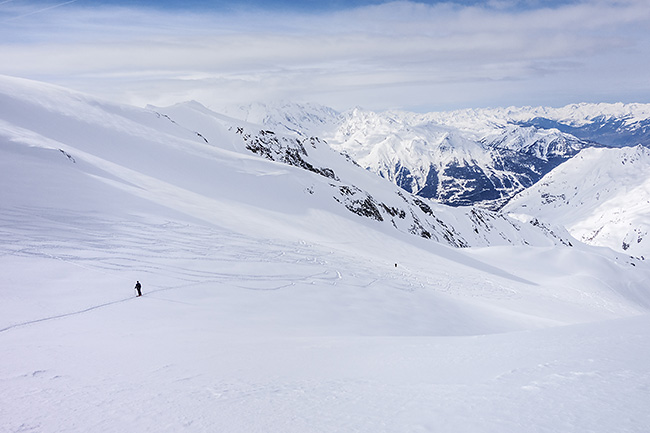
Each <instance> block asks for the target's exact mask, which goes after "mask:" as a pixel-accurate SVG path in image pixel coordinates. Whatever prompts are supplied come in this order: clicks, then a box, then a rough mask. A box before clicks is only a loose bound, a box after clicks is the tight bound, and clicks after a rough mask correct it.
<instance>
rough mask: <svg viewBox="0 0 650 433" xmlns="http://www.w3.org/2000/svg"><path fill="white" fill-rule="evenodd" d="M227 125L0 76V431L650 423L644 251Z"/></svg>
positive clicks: (510, 428) (605, 427)
mask: <svg viewBox="0 0 650 433" xmlns="http://www.w3.org/2000/svg"><path fill="white" fill-rule="evenodd" d="M232 123H233V119H231V118H228V117H225V116H221V115H217V114H215V113H213V112H210V111H209V110H206V109H205V108H204V107H201V106H199V105H197V104H183V105H181V106H177V107H171V108H169V109H166V110H164V111H163V110H158V109H156V110H153V109H149V110H143V109H138V108H134V107H129V106H124V105H115V104H112V103H107V102H105V101H101V100H98V99H96V98H93V97H91V96H88V95H84V94H79V93H76V92H72V91H69V90H66V89H62V88H58V87H53V86H50V85H47V84H42V83H35V82H32V81H26V80H20V79H14V78H7V77H0V182H1V185H2V188H0V203H1V205H0V275H2V278H1V279H0V347H1V348H2V355H3V356H2V362H1V363H0V386H1V389H2V392H0V420H2V423H0V431H1V432H3V433H4V432H19V431H38V432H68V431H69V432H72V431H75V432H77V431H84V432H90V431H92V432H115V431H137V432H156V433H158V432H178V431H187V432H206V431H228V432H252V431H264V432H283V433H287V432H301V433H304V432H318V431H325V432H330V431H355V432H373V433H376V432H404V431H424V432H434V431H435V432H437V431H449V432H451V431H454V432H456V431H472V432H495V431H499V432H504V433H508V432H520V431H521V429H522V426H526V427H525V428H526V430H527V431H530V432H557V431H567V432H582V431H593V432H603V433H604V432H611V431H630V432H631V431H643V430H644V429H645V428H646V426H647V425H649V424H650V415H649V414H648V411H647V407H648V404H649V403H650V399H649V396H648V393H647V390H648V388H649V387H650V367H648V366H649V365H650V363H649V362H648V360H649V359H650V349H649V348H650V344H648V342H649V341H650V326H649V325H650V314H649V312H648V309H649V308H650V293H649V291H648V285H647V282H648V281H649V280H650V266H649V265H648V261H645V260H641V259H635V258H632V257H630V256H629V255H627V254H619V253H615V252H613V251H611V250H609V249H601V248H593V247H590V246H586V245H583V244H581V243H574V246H573V247H567V246H565V245H563V244H562V242H560V241H559V239H562V237H552V236H551V237H549V236H548V235H549V233H548V230H544V229H543V227H541V226H542V223H541V222H540V221H536V222H535V221H533V224H531V223H511V222H510V221H509V220H506V219H503V220H500V219H499V218H501V217H498V216H497V214H491V213H476V214H475V218H477V220H482V219H483V218H485V217H486V215H492V216H493V217H494V219H495V220H497V219H499V221H502V222H494V221H489V222H488V223H485V227H481V226H480V224H478V223H476V222H473V221H472V219H471V218H468V216H467V214H466V212H471V210H462V209H450V208H446V207H443V206H434V205H430V204H427V202H425V201H422V203H424V204H427V206H429V208H430V210H431V214H432V215H433V216H431V215H429V216H428V218H430V219H426V224H430V225H431V226H429V225H426V226H425V217H424V216H425V215H428V214H427V211H426V209H423V207H424V206H422V205H420V204H418V203H417V202H416V201H415V199H416V197H413V196H411V195H409V194H408V193H406V192H403V191H401V190H399V189H397V188H396V187H394V185H392V184H391V183H389V182H387V181H386V180H384V179H381V178H379V177H377V176H374V175H372V173H369V172H367V171H366V170H363V169H361V168H359V167H357V166H356V165H355V164H354V163H352V162H351V161H348V160H347V159H346V158H345V157H343V156H341V155H340V154H339V153H337V152H335V151H333V150H332V149H330V148H329V147H327V146H325V145H324V144H323V143H322V140H321V141H319V140H315V139H313V140H312V139H311V138H309V137H301V138H296V136H295V135H291V134H287V135H284V134H283V133H282V132H280V131H277V132H276V131H272V130H270V129H268V132H267V129H265V128H260V126H256V125H254V124H252V123H246V122H242V121H241V120H240V121H236V122H234V123H236V126H234V125H232ZM303 150H304V152H303ZM337 179H338V180H337ZM355 188H356V189H355ZM398 192H400V193H401V194H403V195H402V196H400V195H399V194H397V193H398ZM357 195H358V196H359V200H358V203H357V198H356V197H357ZM370 198H372V200H369V199H370ZM368 201H369V203H368V207H365V206H362V207H361V208H360V209H362V210H363V209H372V206H369V205H370V204H372V205H373V206H374V207H375V208H377V209H378V212H379V214H380V215H381V216H382V218H383V220H379V219H376V218H372V217H368V216H367V215H361V214H359V213H356V212H351V209H350V207H352V209H359V208H356V207H355V205H354V204H355V203H356V204H359V203H361V204H363V203H366V202H368ZM382 204H384V205H385V206H386V208H384V207H383V206H382ZM398 204H399V209H402V210H403V211H404V213H405V214H406V215H405V218H404V219H402V218H400V217H399V215H401V212H399V211H397V212H395V215H392V214H391V212H394V211H393V207H394V208H396V209H397V208H398ZM417 209H419V211H418V210H417ZM411 212H413V213H411ZM361 213H363V212H361ZM370 214H373V212H370ZM388 215H390V218H388ZM476 215H480V216H481V218H478V217H476ZM416 217H417V219H418V220H419V221H420V222H421V224H422V226H423V227H426V228H427V230H430V233H431V234H432V235H433V234H436V236H437V235H438V234H439V235H441V236H442V232H440V233H438V232H436V231H435V230H437V229H439V228H440V227H443V223H444V226H447V227H449V229H450V230H453V232H454V233H456V234H457V235H458V236H460V237H462V239H464V240H465V241H467V242H468V243H470V242H479V241H480V240H481V239H483V241H481V242H482V243H481V242H479V243H478V244H477V245H488V244H491V243H493V242H494V243H495V244H498V245H500V246H495V247H485V248H455V247H452V246H450V244H453V242H449V240H446V239H443V238H441V239H439V242H436V241H435V239H433V236H431V238H430V239H427V238H426V236H424V237H423V236H422V233H419V234H418V235H416V236H414V235H413V233H411V231H410V230H409V229H410V225H411V224H413V223H414V222H415V219H416ZM438 219H439V220H440V222H438V221H437V220H438ZM503 221H505V222H503ZM506 223H507V224H508V225H506ZM400 224H402V225H400ZM502 224H503V225H502ZM506 227H511V229H509V230H512V233H511V234H509V233H505V232H504V233H503V235H504V236H502V235H501V233H500V232H501V231H502V230H506ZM469 233H474V235H471V234H469ZM416 234H417V233H416ZM515 234H518V236H519V237H518V238H517V239H518V242H514V240H513V239H514V238H513V237H511V235H512V236H514V235H515ZM454 236H455V235H454ZM460 237H459V238H454V239H460ZM498 239H500V240H499V241H497V240H498ZM506 239H509V241H507V240H506ZM526 242H528V243H531V244H533V245H525V244H526ZM513 244H514V245H513ZM136 280H139V281H141V282H142V284H143V291H144V296H142V297H139V298H136V297H135V296H134V293H133V286H134V284H135V281H136Z"/></svg>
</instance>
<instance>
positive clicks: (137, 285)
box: [135, 281, 142, 296]
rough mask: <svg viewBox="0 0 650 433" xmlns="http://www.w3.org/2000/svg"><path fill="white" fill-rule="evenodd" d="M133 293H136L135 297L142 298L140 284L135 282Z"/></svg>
mask: <svg viewBox="0 0 650 433" xmlns="http://www.w3.org/2000/svg"><path fill="white" fill-rule="evenodd" d="M135 291H136V292H138V295H137V296H142V284H140V281H136V282H135Z"/></svg>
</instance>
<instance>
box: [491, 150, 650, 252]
mask: <svg viewBox="0 0 650 433" xmlns="http://www.w3.org/2000/svg"><path fill="white" fill-rule="evenodd" d="M504 211H506V212H511V213H514V214H526V215H532V216H535V217H537V218H541V219H543V220H545V221H553V222H555V223H556V224H561V225H563V226H565V227H566V228H567V229H568V230H569V231H570V232H571V233H572V234H573V236H575V237H576V238H577V239H580V240H581V241H583V242H586V243H589V244H593V245H600V246H607V247H610V248H613V249H614V250H618V251H624V252H626V253H628V254H632V255H636V256H646V257H650V239H649V237H650V236H649V234H650V149H648V148H646V147H643V146H641V145H639V146H636V147H627V148H621V149H585V150H583V151H582V152H581V153H580V154H579V155H578V156H576V157H574V158H573V159H571V160H570V161H568V162H566V163H565V164H563V165H561V166H560V167H558V168H556V169H555V170H554V171H552V172H551V173H549V174H548V175H546V176H545V177H544V178H543V179H542V180H541V181H540V182H539V183H537V184H536V185H535V186H533V187H531V188H529V189H528V190H526V191H524V192H522V193H521V194H519V195H518V196H517V197H515V198H514V199H513V200H512V201H511V202H510V203H509V204H508V205H507V206H506V208H505V209H504Z"/></svg>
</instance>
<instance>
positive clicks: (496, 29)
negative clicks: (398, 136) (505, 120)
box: [0, 0, 650, 111]
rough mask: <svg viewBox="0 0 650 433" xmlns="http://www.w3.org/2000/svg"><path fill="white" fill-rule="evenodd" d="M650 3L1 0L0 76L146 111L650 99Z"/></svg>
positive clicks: (598, 0) (644, 0)
mask: <svg viewBox="0 0 650 433" xmlns="http://www.w3.org/2000/svg"><path fill="white" fill-rule="evenodd" d="M649 3H650V2H648V1H647V0H617V1H609V0H587V1H571V2H567V1H550V2H549V1H544V2H542V1H537V0H490V1H487V2H477V1H455V2H432V1H429V2H411V1H397V2H381V1H363V0H360V1H356V2H349V1H346V2H343V1H331V2H321V1H319V2H316V1H311V0H308V1H301V2H288V1H255V0H250V1H247V2H219V1H217V2H208V1H200V0H194V1H185V2H169V1H157V2H151V1H140V2H105V1H95V0H76V1H60V2H43V1H38V2H34V1H29V0H8V1H7V0H0V59H2V62H0V74H6V75H13V76H20V77H25V78H31V79H36V80H42V81H47V82H51V83H55V84H60V85H64V86H67V87H71V88H74V89H78V90H82V91H86V92H89V93H92V94H95V95H98V96H102V97H105V98H109V99H112V100H117V101H121V102H126V103H132V104H136V105H145V104H147V103H152V104H156V105H167V104H172V103H175V102H180V101H183V100H189V99H194V100H198V101H199V102H202V103H204V104H206V105H208V106H210V107H211V108H215V109H218V108H219V107H221V106H225V105H231V104H246V103H249V102H252V101H269V100H293V101H298V102H315V103H320V104H324V105H328V106H331V107H333V108H336V109H339V110H345V109H347V108H350V107H353V106H362V107H365V108H369V109H375V110H384V109H407V110H414V111H434V110H447V109H455V108H471V107H488V106H490V107H495V106H509V105H550V106H561V105H565V104H569V103H574V102H619V101H620V102H650V82H649V79H648V77H647V76H648V74H647V71H648V70H649V66H650V4H649Z"/></svg>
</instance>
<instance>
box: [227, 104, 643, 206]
mask: <svg viewBox="0 0 650 433" xmlns="http://www.w3.org/2000/svg"><path fill="white" fill-rule="evenodd" d="M231 113H232V115H233V116H234V117H238V118H240V119H243V120H248V121H251V122H254V123H260V124H263V125H266V126H268V127H270V128H274V129H275V130H280V131H285V132H288V133H296V134H299V135H316V136H319V137H320V138H322V139H324V140H325V141H327V142H328V143H329V144H330V146H332V147H333V148H334V149H337V150H339V151H341V152H343V153H346V154H348V155H350V156H351V157H352V158H353V159H354V160H355V161H357V162H358V163H359V164H360V165H361V166H362V167H364V168H367V169H369V170H371V171H373V172H375V173H377V174H379V175H380V176H382V177H384V178H386V179H388V180H390V181H391V182H393V183H395V184H396V185H398V186H399V187H401V188H402V189H404V190H406V191H409V192H412V193H414V194H416V195H418V196H421V197H426V198H431V199H435V200H437V201H439V202H441V203H444V204H448V205H450V206H467V205H472V204H479V205H481V206H483V207H487V208H490V209H499V208H501V207H502V206H503V205H505V203H507V202H508V201H509V200H510V199H511V198H512V197H513V196H514V195H515V194H517V193H518V192H520V191H523V190H524V189H526V188H528V187H530V186H531V185H533V184H535V183H536V182H537V181H539V180H540V179H541V178H542V177H543V176H544V175H545V174H546V173H548V172H550V171H551V170H552V169H553V168H555V167H557V166H559V165H560V164H562V163H563V162H565V161H567V160H568V159H570V158H571V157H573V156H575V155H576V154H577V153H578V152H579V151H580V150H582V149H585V148H588V147H622V146H635V145H637V144H641V145H643V146H646V145H648V144H649V143H650V104H627V105H625V104H574V105H569V106H566V107H563V108H557V109H554V108H546V107H537V108H533V107H523V108H515V107H510V108H499V109H481V110H459V111H452V112H442V113H427V114H415V113H407V112H395V111H389V112H383V113H376V112H372V111H366V110H362V109H359V108H356V109H353V110H350V111H347V112H344V113H336V112H335V111H334V110H331V109H329V108H326V107H319V106H315V105H311V104H305V105H300V104H276V105H263V104H254V105H251V106H247V107H240V108H239V109H237V110H232V111H231Z"/></svg>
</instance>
